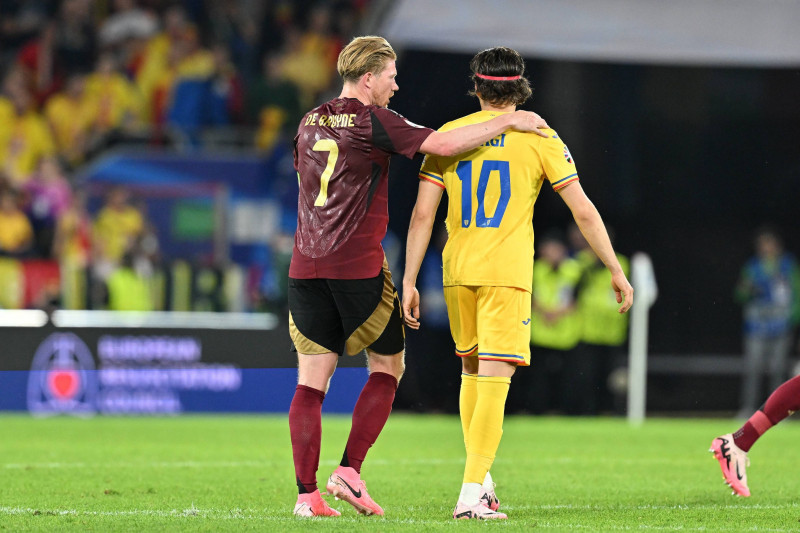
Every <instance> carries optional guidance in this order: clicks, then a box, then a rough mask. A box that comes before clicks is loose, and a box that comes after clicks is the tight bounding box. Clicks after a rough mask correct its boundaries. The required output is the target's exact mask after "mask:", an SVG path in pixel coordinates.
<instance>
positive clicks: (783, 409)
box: [733, 376, 800, 452]
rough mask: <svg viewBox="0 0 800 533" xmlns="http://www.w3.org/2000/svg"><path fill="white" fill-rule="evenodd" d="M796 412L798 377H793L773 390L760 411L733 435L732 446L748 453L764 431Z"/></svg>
mask: <svg viewBox="0 0 800 533" xmlns="http://www.w3.org/2000/svg"><path fill="white" fill-rule="evenodd" d="M798 410H800V376H795V377H793V378H792V379H790V380H789V381H787V382H786V383H784V384H783V385H781V386H780V387H778V388H777V389H775V391H774V392H773V393H772V394H771V395H770V397H769V398H767V401H766V402H765V403H764V405H763V406H762V407H761V409H759V410H758V411H756V412H755V414H754V415H753V416H751V417H750V420H748V421H747V422H745V424H744V425H743V426H742V427H741V428H739V430H738V431H737V432H736V433H734V434H733V442H734V444H736V446H738V447H739V448H741V449H742V450H743V451H745V452H747V451H750V447H751V446H753V443H754V442H755V441H757V440H758V438H759V437H760V436H761V435H763V434H764V432H765V431H767V430H768V429H769V428H771V427H772V426H774V425H775V424H777V423H778V422H780V421H781V420H783V419H784V418H786V417H787V416H789V415H791V414H792V413H794V412H795V411H798Z"/></svg>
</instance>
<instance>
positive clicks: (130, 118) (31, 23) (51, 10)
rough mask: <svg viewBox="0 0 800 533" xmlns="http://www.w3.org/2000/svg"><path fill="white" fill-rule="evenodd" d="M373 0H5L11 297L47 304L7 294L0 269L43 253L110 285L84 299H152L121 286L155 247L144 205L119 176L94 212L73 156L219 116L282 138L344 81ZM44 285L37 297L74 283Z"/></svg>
mask: <svg viewBox="0 0 800 533" xmlns="http://www.w3.org/2000/svg"><path fill="white" fill-rule="evenodd" d="M367 3H368V0H329V1H324V0H323V1H320V0H313V1H312V0H291V1H289V0H226V1H224V2H217V1H211V0H183V1H166V0H3V2H0V67H2V84H1V86H0V256H3V257H5V258H14V259H24V260H25V265H21V266H20V265H12V264H11V263H9V260H8V259H4V260H2V262H3V264H0V307H16V306H21V305H23V304H24V305H36V306H41V305H43V303H42V301H37V302H31V301H29V299H27V298H21V297H19V294H17V293H18V292H19V291H17V293H14V291H13V290H11V291H10V292H11V293H12V296H8V294H9V291H8V290H6V289H8V286H9V285H13V281H4V280H5V279H7V278H8V279H13V278H14V276H13V275H10V274H8V272H11V271H12V270H13V269H15V268H16V269H19V268H27V267H28V266H29V264H34V265H37V264H38V263H37V262H36V261H37V260H43V261H50V262H54V263H56V264H57V268H60V269H61V271H62V272H61V273H62V274H64V273H66V274H67V277H69V273H70V272H72V271H73V270H74V271H81V270H85V269H87V268H88V269H90V270H91V273H92V276H93V277H94V278H96V279H99V280H101V281H102V282H103V283H102V285H103V286H104V290H105V296H91V297H90V298H89V299H90V300H93V301H94V304H93V305H94V306H95V307H96V306H97V305H98V303H97V302H98V301H99V300H102V301H104V302H105V304H104V305H107V306H108V307H109V308H122V309H128V308H134V309H139V308H141V309H148V308H153V307H154V304H153V302H149V301H145V300H146V298H144V297H141V298H136V297H134V294H140V293H144V292H146V291H134V290H126V291H123V293H125V294H127V296H126V297H124V298H122V299H121V300H122V301H120V298H119V297H117V298H116V301H115V298H114V297H113V295H114V293H115V292H119V291H114V289H113V287H115V286H117V285H119V286H123V287H132V286H135V285H136V283H141V282H142V277H146V273H147V271H148V268H150V267H148V265H149V264H152V262H153V261H156V260H157V257H158V239H157V236H156V235H155V232H154V231H153V230H152V227H151V226H150V225H149V224H148V222H147V217H146V212H145V211H146V210H145V209H144V206H143V204H136V203H132V202H131V201H130V198H129V194H128V192H127V191H125V190H124V189H122V188H116V189H114V190H111V191H105V192H106V193H107V194H106V198H105V204H104V205H103V207H102V209H100V210H99V211H98V212H97V213H96V214H95V215H94V216H92V215H91V214H90V213H89V211H88V210H87V192H86V191H84V190H82V188H81V184H79V183H76V182H75V180H74V178H73V176H74V174H75V170H76V169H78V168H80V166H81V165H82V164H85V163H86V162H87V161H89V160H90V159H91V158H92V157H93V156H95V155H96V154H98V153H100V152H102V151H103V150H106V149H108V148H109V147H111V146H114V145H116V144H118V143H121V142H126V143H131V142H135V143H140V144H146V145H148V146H151V145H170V146H175V145H178V146H181V147H193V146H199V145H202V144H203V142H204V133H205V132H207V131H208V130H209V128H213V129H214V130H215V131H218V132H219V131H226V128H228V129H229V130H230V131H232V132H235V133H233V134H232V135H233V136H234V137H235V138H236V139H241V138H242V137H243V135H242V132H246V135H244V138H245V139H246V140H245V141H244V142H243V143H242V144H244V145H249V146H251V147H254V148H256V149H259V150H263V151H269V150H271V149H272V148H273V147H274V146H275V144H276V143H278V142H280V141H281V139H286V138H291V136H293V135H294V132H295V131H296V127H297V122H298V121H299V120H300V117H301V116H302V113H303V111H304V110H305V109H306V108H309V107H311V106H312V104H313V102H314V101H315V100H316V99H317V98H318V97H319V96H320V94H321V93H323V92H324V91H326V90H328V89H330V88H331V86H332V85H335V84H336V83H335V80H336V59H337V56H338V53H339V51H340V49H341V48H342V46H343V44H344V43H345V42H347V41H348V40H349V39H350V38H351V37H352V35H353V34H354V32H355V28H356V24H357V23H358V21H359V19H360V17H361V16H362V15H363V14H364V11H365V8H366V5H367ZM9 265H12V266H9ZM36 268H39V267H36ZM41 269H44V270H46V271H48V272H49V271H51V270H52V265H50V264H49V263H48V264H47V265H46V266H42V267H41ZM131 272H134V273H135V274H131ZM40 277H42V276H40ZM43 277H48V276H46V275H44V276H43ZM50 277H58V272H57V271H56V273H55V274H52V275H50ZM76 279H77V278H76ZM62 282H63V280H62ZM50 285H51V286H52V285H53V283H50ZM62 285H63V283H62ZM44 286H48V284H47V283H45V284H44ZM12 289H13V287H12ZM41 292H42V294H41V295H39V296H36V297H35V298H34V300H44V301H51V300H54V299H58V298H59V297H61V296H63V295H59V290H58V288H57V287H56V288H52V287H51V288H50V289H47V290H43V291H41ZM74 305H77V306H79V307H80V306H82V304H80V303H76V304H74Z"/></svg>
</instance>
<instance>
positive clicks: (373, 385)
mask: <svg viewBox="0 0 800 533" xmlns="http://www.w3.org/2000/svg"><path fill="white" fill-rule="evenodd" d="M396 390H397V379H396V378H395V377H394V376H392V375H391V374H386V373H384V372H373V373H372V374H370V375H369V379H368V380H367V383H366V384H365V385H364V388H363V389H361V394H360V395H359V397H358V401H357V402H356V407H355V409H353V425H352V427H351V428H350V436H349V437H348V439H347V446H346V447H345V449H344V455H343V456H342V463H341V464H342V466H349V467H351V468H354V469H355V471H356V472H358V473H361V463H362V462H364V458H365V457H366V456H367V451H369V449H370V448H371V447H372V445H373V444H375V441H376V440H377V439H378V435H380V433H381V430H382V429H383V426H384V425H385V424H386V420H388V419H389V413H391V412H392V402H394V393H395V391H396ZM293 439H294V437H293ZM318 449H319V448H318Z"/></svg>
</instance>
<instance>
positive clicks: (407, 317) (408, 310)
mask: <svg viewBox="0 0 800 533" xmlns="http://www.w3.org/2000/svg"><path fill="white" fill-rule="evenodd" d="M403 320H404V321H405V323H406V326H408V327H410V328H411V329H419V291H418V290H417V288H416V287H414V286H413V285H408V286H407V285H405V284H403Z"/></svg>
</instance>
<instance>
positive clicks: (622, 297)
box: [611, 272, 633, 313]
mask: <svg viewBox="0 0 800 533" xmlns="http://www.w3.org/2000/svg"><path fill="white" fill-rule="evenodd" d="M611 288H612V289H614V293H615V294H616V295H617V303H618V304H622V306H621V307H620V308H619V312H620V313H625V312H627V311H628V309H630V308H631V306H632V305H633V287H632V286H631V284H630V282H629V281H628V278H626V277H625V274H623V273H622V272H619V273H617V274H612V275H611Z"/></svg>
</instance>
